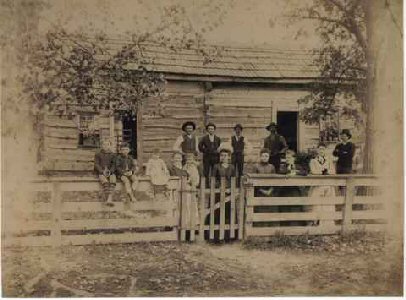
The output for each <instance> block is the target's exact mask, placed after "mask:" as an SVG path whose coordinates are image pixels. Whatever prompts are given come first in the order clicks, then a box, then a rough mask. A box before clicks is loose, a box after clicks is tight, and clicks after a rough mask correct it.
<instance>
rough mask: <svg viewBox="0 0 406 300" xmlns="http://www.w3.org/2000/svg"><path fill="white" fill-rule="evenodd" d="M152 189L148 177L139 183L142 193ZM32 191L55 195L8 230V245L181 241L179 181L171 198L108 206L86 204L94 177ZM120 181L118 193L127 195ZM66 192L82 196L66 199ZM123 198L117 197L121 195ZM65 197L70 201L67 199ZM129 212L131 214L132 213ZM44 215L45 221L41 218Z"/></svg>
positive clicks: (46, 183)
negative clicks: (85, 196)
mask: <svg viewBox="0 0 406 300" xmlns="http://www.w3.org/2000/svg"><path fill="white" fill-rule="evenodd" d="M149 188H150V182H149V180H148V179H141V180H140V182H139V190H140V191H141V192H140V193H141V194H143V193H144V192H145V191H147V190H148V189H149ZM31 190H32V192H33V193H37V192H42V193H50V197H49V199H48V201H46V200H45V201H35V203H33V213H32V214H31V217H30V218H28V219H26V220H19V222H14V224H13V226H11V227H10V228H9V227H7V226H6V228H5V230H4V227H3V238H4V239H3V241H4V244H5V245H20V246H25V245H29V246H46V245H55V246H59V245H69V244H71V245H86V244H93V243H95V244H104V243H128V242H136V241H167V240H177V239H178V225H179V224H178V223H179V215H178V211H179V208H178V205H179V192H178V190H179V178H177V177H174V178H171V180H170V184H169V192H170V194H169V199H167V198H164V197H155V199H148V198H147V199H139V201H137V202H134V203H129V202H126V201H123V199H120V201H116V202H115V205H114V207H108V206H106V205H104V203H103V202H100V201H99V200H98V199H99V197H96V199H90V201H89V200H88V201H83V200H82V201H81V199H80V198H83V192H88V193H90V192H97V191H99V190H100V184H99V182H98V181H97V179H96V178H94V177H84V178H77V177H76V178H69V177H65V178H50V179H44V180H38V181H36V182H33V184H32V185H31ZM122 190H124V188H123V187H122V184H121V183H118V184H117V185H116V191H120V192H121V193H124V192H123V191H122ZM66 192H68V193H69V192H79V193H82V194H81V196H80V198H78V197H77V195H76V197H75V195H70V196H69V197H63V194H64V193H66ZM120 196H122V197H123V196H124V195H123V194H121V195H120V194H119V195H117V194H116V195H115V200H118V199H117V197H120ZM63 198H65V199H63ZM129 212H130V213H131V214H129ZM38 216H39V217H42V218H41V219H38ZM6 225H7V224H6Z"/></svg>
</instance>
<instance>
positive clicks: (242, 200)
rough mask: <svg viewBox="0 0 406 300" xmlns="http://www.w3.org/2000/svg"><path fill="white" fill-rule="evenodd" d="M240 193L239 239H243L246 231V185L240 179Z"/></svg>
mask: <svg viewBox="0 0 406 300" xmlns="http://www.w3.org/2000/svg"><path fill="white" fill-rule="evenodd" d="M240 187H241V190H240V194H239V196H238V204H239V212H238V239H239V240H242V239H243V232H244V213H245V209H244V208H245V192H244V185H243V180H242V179H241V181H240Z"/></svg>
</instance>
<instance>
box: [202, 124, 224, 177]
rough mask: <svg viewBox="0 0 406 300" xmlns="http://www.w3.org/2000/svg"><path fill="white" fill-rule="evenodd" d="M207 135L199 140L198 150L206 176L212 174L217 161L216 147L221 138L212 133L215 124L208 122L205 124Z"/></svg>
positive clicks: (218, 145) (214, 129)
mask: <svg viewBox="0 0 406 300" xmlns="http://www.w3.org/2000/svg"><path fill="white" fill-rule="evenodd" d="M206 131H207V135H205V136H204V137H202V138H201V140H200V142H199V151H200V152H202V153H203V174H204V176H205V177H206V178H209V177H210V176H211V175H213V168H214V166H215V165H216V164H217V163H218V161H219V152H218V148H219V147H220V143H221V140H220V138H219V137H218V136H216V135H215V134H214V132H215V131H216V125H214V124H213V123H208V124H207V126H206Z"/></svg>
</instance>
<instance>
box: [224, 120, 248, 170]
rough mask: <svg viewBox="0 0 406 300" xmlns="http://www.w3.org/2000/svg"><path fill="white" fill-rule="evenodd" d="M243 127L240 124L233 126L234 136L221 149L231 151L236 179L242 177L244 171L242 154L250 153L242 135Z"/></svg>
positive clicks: (245, 138)
mask: <svg viewBox="0 0 406 300" xmlns="http://www.w3.org/2000/svg"><path fill="white" fill-rule="evenodd" d="M242 130H243V127H242V125H241V124H236V125H235V126H234V133H235V134H234V135H233V136H232V137H231V139H230V143H229V144H222V145H221V146H220V148H221V149H223V148H224V149H230V150H232V154H231V163H232V165H233V166H234V168H235V170H236V172H237V175H238V177H241V176H242V175H243V171H244V154H246V153H249V152H251V151H252V146H251V144H250V143H249V142H248V139H247V137H245V136H243V135H242Z"/></svg>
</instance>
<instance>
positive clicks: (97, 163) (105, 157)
mask: <svg viewBox="0 0 406 300" xmlns="http://www.w3.org/2000/svg"><path fill="white" fill-rule="evenodd" d="M94 171H95V173H96V174H97V176H98V177H99V180H100V183H101V185H102V187H103V197H104V200H105V201H106V205H108V206H114V203H113V192H114V188H115V186H116V181H117V179H116V175H115V172H116V163H115V157H114V154H113V153H112V152H111V144H110V142H109V141H106V140H105V141H102V143H101V150H100V151H99V152H97V153H96V154H95V156H94ZM106 196H107V197H106ZM106 198H107V199H106Z"/></svg>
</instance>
